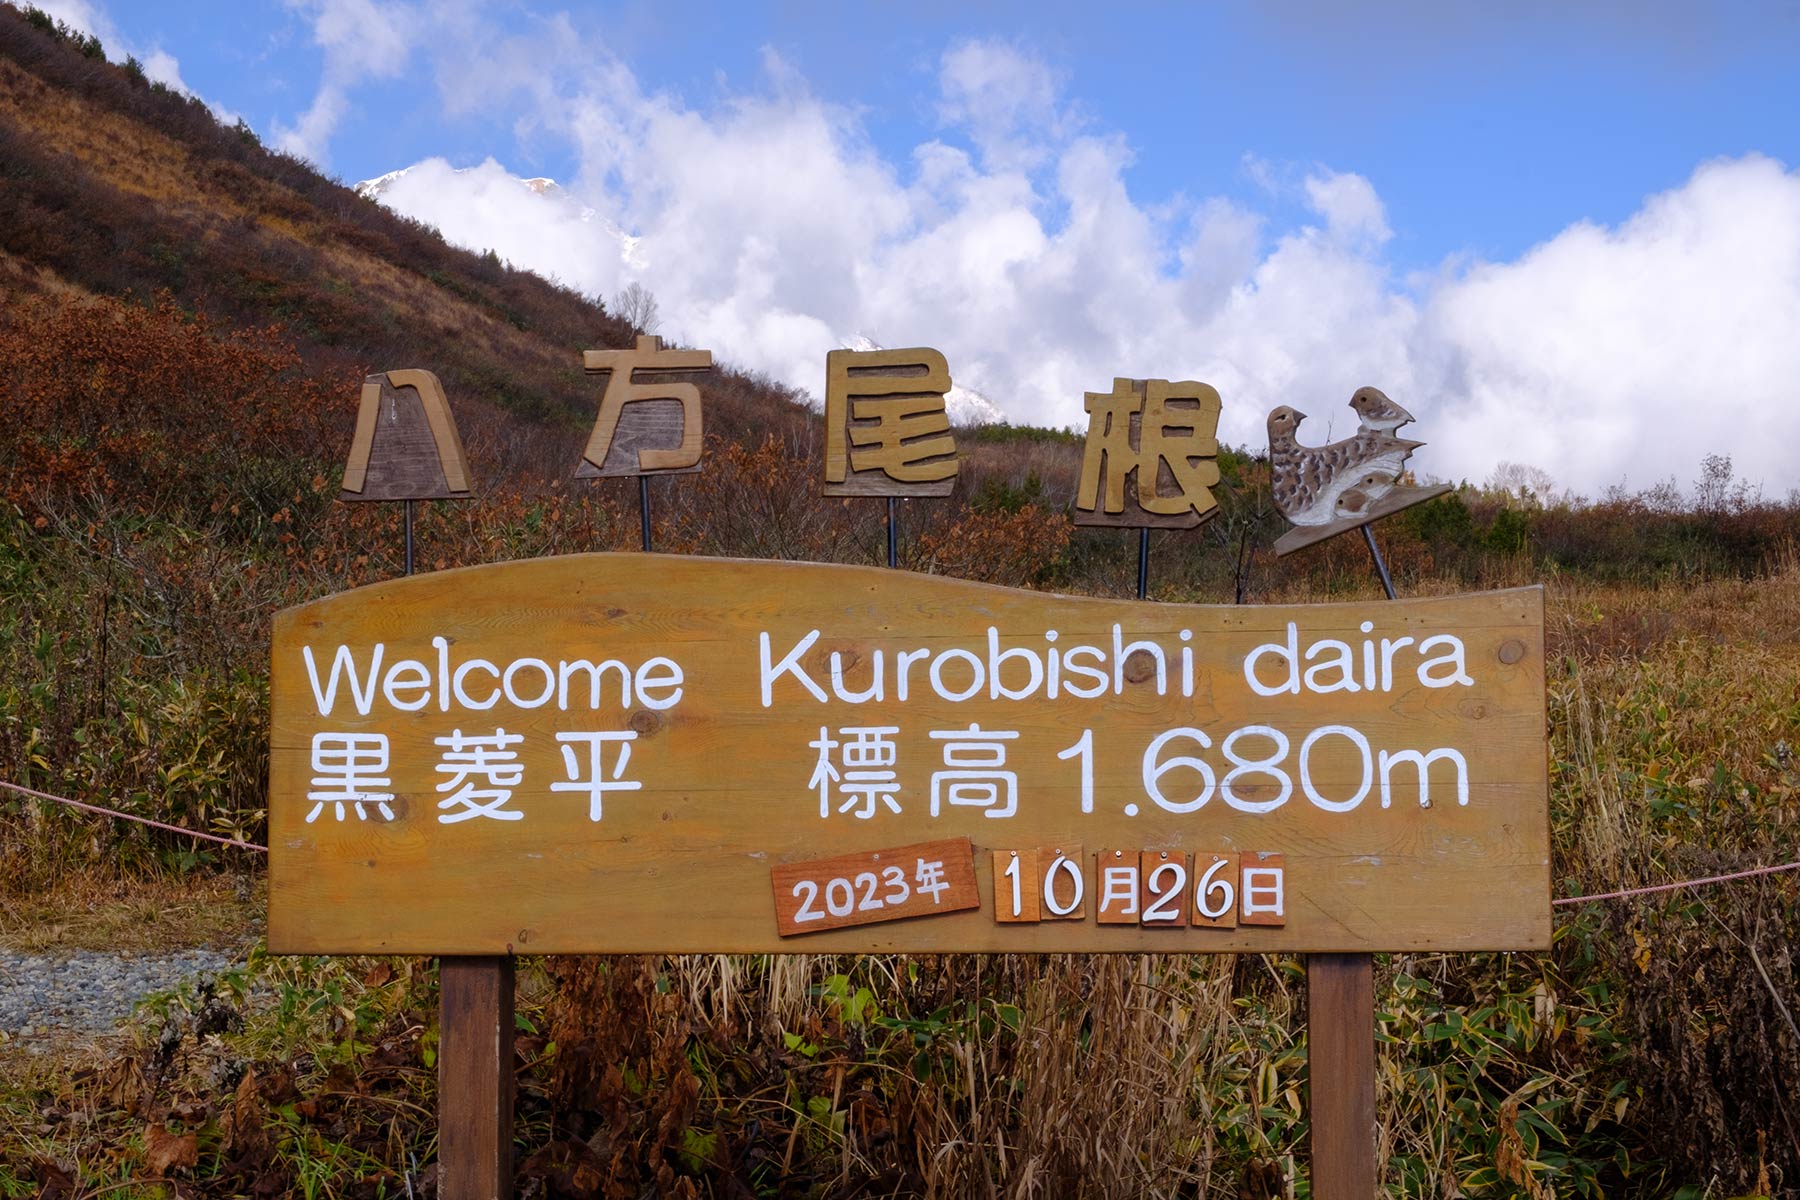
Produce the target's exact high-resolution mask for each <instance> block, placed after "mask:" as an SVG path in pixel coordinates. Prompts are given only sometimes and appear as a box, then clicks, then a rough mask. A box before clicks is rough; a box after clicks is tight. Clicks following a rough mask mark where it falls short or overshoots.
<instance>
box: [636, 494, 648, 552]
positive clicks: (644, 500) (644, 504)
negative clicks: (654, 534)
mask: <svg viewBox="0 0 1800 1200" xmlns="http://www.w3.org/2000/svg"><path fill="white" fill-rule="evenodd" d="M638 517H639V519H640V520H641V521H642V522H643V526H644V553H645V554H648V553H650V477H649V476H648V475H639V476H638Z"/></svg>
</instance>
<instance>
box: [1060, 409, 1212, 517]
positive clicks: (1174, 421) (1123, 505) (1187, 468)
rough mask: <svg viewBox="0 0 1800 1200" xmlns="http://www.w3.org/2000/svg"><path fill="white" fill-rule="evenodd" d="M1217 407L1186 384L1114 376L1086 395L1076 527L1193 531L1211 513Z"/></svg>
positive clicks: (1076, 498) (1076, 496)
mask: <svg viewBox="0 0 1800 1200" xmlns="http://www.w3.org/2000/svg"><path fill="white" fill-rule="evenodd" d="M1220 407H1221V406H1220V401H1219V393H1218V392H1217V391H1216V390H1215V389H1214V388H1212V387H1211V386H1210V385H1208V384H1204V383H1195V382H1192V381H1184V382H1181V383H1170V382H1169V381H1168V380H1166V379H1123V378H1121V379H1115V380H1113V390H1112V391H1111V392H1089V393H1087V413H1088V431H1087V443H1086V447H1085V449H1084V450H1083V451H1082V456H1081V481H1080V483H1079V484H1078V485H1077V487H1076V493H1075V524H1077V525H1124V526H1137V527H1141V528H1153V529H1192V528H1193V527H1194V526H1196V525H1198V524H1200V523H1201V522H1202V521H1205V520H1207V519H1208V518H1210V517H1213V516H1216V515H1218V511H1219V502H1218V501H1217V500H1216V499H1214V498H1213V494H1212V488H1213V486H1214V485H1215V484H1217V483H1218V482H1219V462H1218V456H1219V439H1218V431H1219V410H1220Z"/></svg>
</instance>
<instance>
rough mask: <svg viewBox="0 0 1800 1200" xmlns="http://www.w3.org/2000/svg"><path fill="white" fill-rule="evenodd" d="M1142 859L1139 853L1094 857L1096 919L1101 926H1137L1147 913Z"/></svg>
mask: <svg viewBox="0 0 1800 1200" xmlns="http://www.w3.org/2000/svg"><path fill="white" fill-rule="evenodd" d="M1140 863H1141V856H1140V854H1139V852H1138V851H1136V850H1100V851H1096V852H1095V854H1094V903H1095V904H1096V905H1097V906H1098V907H1097V909H1096V910H1095V913H1094V920H1095V921H1096V922H1097V923H1099V924H1101V925H1137V924H1139V923H1140V922H1139V920H1138V916H1139V914H1140V913H1142V912H1143V911H1144V906H1143V904H1142V903H1141V901H1142V899H1143V879H1144V877H1143V872H1142V870H1141V869H1140Z"/></svg>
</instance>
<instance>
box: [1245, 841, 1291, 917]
mask: <svg viewBox="0 0 1800 1200" xmlns="http://www.w3.org/2000/svg"><path fill="white" fill-rule="evenodd" d="M1240 877H1241V879H1242V880H1243V882H1242V884H1241V885H1240V888H1239V891H1238V920H1239V921H1241V922H1242V923H1243V924H1245V925H1286V924H1287V865H1286V859H1285V858H1284V857H1283V856H1282V855H1279V854H1268V853H1263V852H1258V853H1256V854H1248V853H1247V854H1245V855H1244V856H1243V862H1242V870H1241V875H1240Z"/></svg>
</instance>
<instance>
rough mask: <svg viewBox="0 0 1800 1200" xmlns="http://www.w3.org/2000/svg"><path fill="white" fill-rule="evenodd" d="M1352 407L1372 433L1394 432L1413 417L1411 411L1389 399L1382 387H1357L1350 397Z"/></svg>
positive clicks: (1366, 428)
mask: <svg viewBox="0 0 1800 1200" xmlns="http://www.w3.org/2000/svg"><path fill="white" fill-rule="evenodd" d="M1350 407H1351V408H1353V409H1355V410H1356V415H1357V416H1359V417H1361V418H1362V428H1363V429H1364V431H1365V432H1370V433H1373V432H1376V431H1379V432H1382V433H1392V432H1393V431H1394V430H1396V429H1398V428H1400V427H1401V426H1402V425H1406V424H1409V423H1410V422H1411V421H1412V419H1413V415H1412V414H1411V413H1409V412H1407V411H1406V410H1405V409H1404V408H1401V407H1400V406H1399V405H1398V404H1395V403H1394V402H1393V401H1392V400H1389V399H1388V398H1387V394H1386V393H1385V392H1383V391H1382V390H1381V389H1380V388H1372V387H1363V388H1357V389H1356V394H1355V395H1353V396H1351V397H1350Z"/></svg>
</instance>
